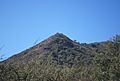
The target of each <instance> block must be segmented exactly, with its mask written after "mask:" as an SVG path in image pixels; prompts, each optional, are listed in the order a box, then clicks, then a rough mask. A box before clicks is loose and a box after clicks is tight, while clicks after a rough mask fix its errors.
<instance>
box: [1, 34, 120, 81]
mask: <svg viewBox="0 0 120 81" xmlns="http://www.w3.org/2000/svg"><path fill="white" fill-rule="evenodd" d="M117 45H119V44H117ZM113 47H114V42H113V41H105V42H96V43H91V44H86V43H78V42H76V41H73V40H71V39H70V38H68V37H67V36H65V35H64V34H62V33H56V34H55V35H53V36H51V37H49V38H47V39H46V40H44V41H42V42H40V43H39V44H37V45H35V46H33V47H31V48H29V49H26V50H24V51H23V52H21V53H19V54H16V55H13V56H12V57H10V58H8V59H7V60H4V61H2V62H1V63H0V73H1V74H0V81H102V78H101V80H99V77H97V76H95V75H96V73H97V72H96V71H99V70H97V69H98V68H99V66H97V65H96V63H97V64H99V63H100V64H103V63H104V62H106V63H109V61H108V60H107V61H104V60H105V59H106V58H105V59H103V57H104V55H107V54H108V53H109V54H110V53H115V54H116V53H118V54H117V55H118V56H120V54H119V51H120V49H119V48H120V47H119V46H118V47H117V48H113ZM114 49H118V50H117V51H115V50H114ZM113 50H114V52H111V51H113ZM102 54H103V56H100V57H101V58H102V59H101V58H99V59H98V57H99V56H97V55H102ZM118 56H117V57H118ZM96 57H97V58H96ZM106 57H109V56H106ZM113 57H114V56H113ZM115 57H116V56H115ZM111 58H112V57H111ZM111 58H110V60H111ZM96 60H97V61H96ZM113 60H114V59H112V62H113ZM98 61H100V62H98ZM102 61H104V62H102ZM118 61H119V60H117V62H116V60H115V62H116V63H117V66H115V67H117V70H120V68H119V65H120V63H119V62H118ZM102 66H104V65H101V66H100V67H102ZM108 66H109V65H108ZM113 66H114V65H113ZM97 67H98V68H97ZM105 67H107V66H105ZM110 67H111V66H110ZM110 67H109V68H110ZM96 68H97V69H96ZM99 69H100V68H99ZM110 69H111V68H110ZM100 71H101V70H100ZM105 72H107V71H106V70H105ZM99 73H100V72H99ZM99 73H98V74H97V75H99ZM117 73H118V74H117V75H114V76H115V77H114V78H115V79H114V80H113V77H112V79H111V77H110V78H108V79H106V81H110V80H111V81H120V78H119V77H120V75H119V73H120V72H117ZM113 74H114V73H113ZM105 75H107V74H105ZM100 76H101V77H104V76H103V75H100ZM109 76H111V75H109Z"/></svg>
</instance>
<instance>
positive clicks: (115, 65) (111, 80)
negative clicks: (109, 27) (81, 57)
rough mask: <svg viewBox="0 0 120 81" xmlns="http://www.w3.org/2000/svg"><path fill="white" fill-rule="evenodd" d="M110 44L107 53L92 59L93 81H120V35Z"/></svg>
mask: <svg viewBox="0 0 120 81" xmlns="http://www.w3.org/2000/svg"><path fill="white" fill-rule="evenodd" d="M111 42H112V44H109V49H110V50H109V51H106V52H105V53H99V54H96V55H95V57H94V60H93V63H94V66H95V81H120V35H116V36H114V37H113V39H112V41H111Z"/></svg>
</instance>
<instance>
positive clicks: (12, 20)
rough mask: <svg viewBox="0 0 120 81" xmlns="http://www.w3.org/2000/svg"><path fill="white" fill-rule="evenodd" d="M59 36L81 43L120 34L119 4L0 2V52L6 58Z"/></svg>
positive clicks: (113, 0) (107, 0)
mask: <svg viewBox="0 0 120 81" xmlns="http://www.w3.org/2000/svg"><path fill="white" fill-rule="evenodd" d="M56 32H62V33H64V34H65V35H67V36H68V37H70V38H71V39H75V40H77V41H79V42H80V43H81V42H82V43H83V42H87V43H90V42H95V41H98V42H99V41H104V40H107V39H109V38H110V37H112V36H113V35H115V34H120V0H0V46H3V45H5V46H4V48H3V49H2V50H1V51H0V53H1V54H5V57H9V56H11V55H13V54H16V53H18V52H20V51H22V50H25V49H26V48H29V47H31V46H33V45H34V42H35V41H36V40H38V42H40V41H42V40H44V39H45V38H47V37H49V36H51V35H53V34H55V33H56Z"/></svg>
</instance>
